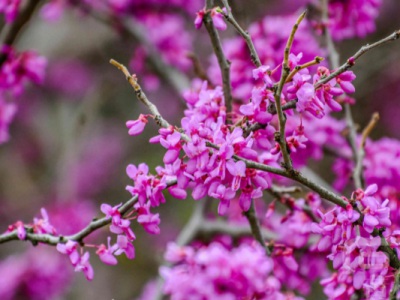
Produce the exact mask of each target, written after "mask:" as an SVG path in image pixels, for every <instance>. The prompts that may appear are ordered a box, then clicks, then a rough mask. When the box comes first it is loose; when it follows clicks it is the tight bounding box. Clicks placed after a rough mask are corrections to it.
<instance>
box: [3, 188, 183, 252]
mask: <svg viewBox="0 0 400 300" xmlns="http://www.w3.org/2000/svg"><path fill="white" fill-rule="evenodd" d="M175 183H176V182H175ZM175 183H173V184H175ZM137 198H138V197H137V196H136V195H135V196H134V197H132V198H131V199H129V200H128V201H127V202H125V203H124V204H123V205H122V206H121V207H120V208H119V209H118V210H119V212H120V213H121V215H122V216H124V215H125V214H126V213H127V212H128V211H129V210H130V209H131V208H132V207H133V205H134V204H135V203H136V201H137ZM110 223H111V218H107V217H103V218H101V219H94V220H93V221H92V222H90V223H89V224H88V225H87V226H86V227H85V228H83V229H82V230H81V231H79V232H78V233H75V234H72V235H67V236H61V235H60V236H54V235H51V234H36V233H29V232H27V234H26V238H25V240H27V241H31V242H32V243H33V244H37V243H44V244H48V245H52V246H55V245H57V244H58V243H66V242H67V241H76V242H79V243H81V244H82V243H83V239H84V238H85V237H87V236H88V235H90V234H91V233H92V232H94V231H96V230H98V229H99V228H102V227H104V226H106V225H108V224H110ZM13 240H19V238H18V233H17V230H13V231H11V232H9V233H4V234H2V235H0V244H2V243H6V242H9V241H13Z"/></svg>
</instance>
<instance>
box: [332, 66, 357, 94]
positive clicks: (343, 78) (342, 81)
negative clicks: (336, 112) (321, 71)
mask: <svg viewBox="0 0 400 300" xmlns="http://www.w3.org/2000/svg"><path fill="white" fill-rule="evenodd" d="M354 79H356V75H354V73H353V72H352V71H346V72H343V73H342V74H340V75H338V76H337V77H336V82H337V83H338V84H339V85H340V87H341V88H342V90H343V91H344V92H345V93H347V94H352V93H354V92H355V91H356V89H355V87H354V85H353V84H352V83H351V82H352V81H353V80H354Z"/></svg>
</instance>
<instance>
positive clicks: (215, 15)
mask: <svg viewBox="0 0 400 300" xmlns="http://www.w3.org/2000/svg"><path fill="white" fill-rule="evenodd" d="M211 19H212V20H213V23H214V26H215V28H216V29H218V30H225V29H226V28H227V25H226V23H225V21H224V16H223V14H222V13H221V9H220V8H219V7H214V8H213V9H212V10H211Z"/></svg>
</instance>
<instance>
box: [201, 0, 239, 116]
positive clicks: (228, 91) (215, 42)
mask: <svg viewBox="0 0 400 300" xmlns="http://www.w3.org/2000/svg"><path fill="white" fill-rule="evenodd" d="M206 3H207V4H206V9H207V10H210V9H212V8H213V1H212V0H207V1H206ZM203 23H204V26H205V27H206V29H207V31H208V35H209V36H210V39H211V44H212V46H213V49H214V53H215V55H216V56H217V60H218V64H219V68H220V69H221V75H222V88H223V90H224V97H225V106H226V110H227V113H230V112H232V102H233V99H232V87H231V78H230V62H229V61H228V60H227V58H226V57H225V54H224V51H223V49H222V45H221V40H220V38H219V34H218V31H217V29H216V28H215V26H214V24H213V21H212V19H211V16H210V13H209V12H208V13H206V15H205V16H204V18H203Z"/></svg>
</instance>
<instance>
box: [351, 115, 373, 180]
mask: <svg viewBox="0 0 400 300" xmlns="http://www.w3.org/2000/svg"><path fill="white" fill-rule="evenodd" d="M378 121H379V114H378V113H377V112H376V113H374V114H373V115H372V117H371V120H370V121H369V123H368V125H367V126H366V127H365V128H364V130H363V132H362V135H361V142H360V146H359V147H358V149H357V164H356V166H355V168H354V171H353V178H354V181H355V185H356V187H357V188H364V187H365V180H364V175H363V161H364V157H365V143H366V141H367V138H368V136H369V135H370V133H371V131H372V129H373V128H374V127H375V126H376V124H377V123H378Z"/></svg>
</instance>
